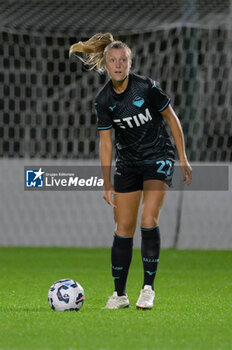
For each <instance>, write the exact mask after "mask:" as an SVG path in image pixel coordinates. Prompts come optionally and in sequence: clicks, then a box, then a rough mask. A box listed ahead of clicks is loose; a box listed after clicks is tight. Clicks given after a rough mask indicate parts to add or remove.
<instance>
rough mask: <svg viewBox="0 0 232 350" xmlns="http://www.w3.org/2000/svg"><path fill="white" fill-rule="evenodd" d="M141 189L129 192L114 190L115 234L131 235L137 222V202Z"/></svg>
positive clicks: (139, 198) (138, 201)
mask: <svg viewBox="0 0 232 350" xmlns="http://www.w3.org/2000/svg"><path fill="white" fill-rule="evenodd" d="M141 195H142V191H135V192H129V193H119V192H116V194H115V195H114V204H115V205H116V208H114V221H115V223H116V230H115V232H116V234H117V235H118V236H121V237H133V236H134V232H135V229H136V224H137V217H138V209H139V203H140V200H141Z"/></svg>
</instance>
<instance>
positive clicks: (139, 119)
mask: <svg viewBox="0 0 232 350" xmlns="http://www.w3.org/2000/svg"><path fill="white" fill-rule="evenodd" d="M150 120H152V117H151V114H150V112H149V109H148V108H146V109H145V115H144V114H143V113H139V114H138V115H133V117H127V118H122V119H113V121H114V122H115V123H116V124H117V125H118V126H119V127H120V128H122V129H126V127H129V128H134V127H135V126H141V125H143V124H145V123H148V122H149V121H150ZM125 125H126V126H125Z"/></svg>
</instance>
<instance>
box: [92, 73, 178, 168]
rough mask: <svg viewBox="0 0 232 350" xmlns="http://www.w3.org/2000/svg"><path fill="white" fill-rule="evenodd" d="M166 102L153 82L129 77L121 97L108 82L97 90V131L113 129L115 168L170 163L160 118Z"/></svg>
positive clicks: (171, 153)
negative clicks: (161, 162) (159, 161)
mask: <svg viewBox="0 0 232 350" xmlns="http://www.w3.org/2000/svg"><path fill="white" fill-rule="evenodd" d="M170 101H171V99H170V97H169V96H168V95H167V94H166V93H165V92H164V91H162V90H161V88H160V87H159V85H158V83H157V82H155V81H153V80H152V79H150V78H147V77H143V76H140V75H137V74H132V73H130V74H129V82H128V86H127V88H126V90H125V91H124V92H123V93H121V94H118V93H116V92H115V91H114V89H113V85H112V81H111V80H110V81H109V82H108V83H107V84H106V85H105V86H104V87H103V88H102V89H101V90H100V92H99V93H98V94H97V96H96V101H95V108H96V113H97V118H98V129H99V130H107V129H111V128H114V129H115V148H116V163H117V164H118V165H119V164H120V165H125V166H126V165H128V166H130V165H142V164H152V163H153V162H154V160H157V159H171V160H174V153H175V152H174V147H173V145H172V143H171V140H170V137H169V135H168V133H167V131H166V127H165V122H164V120H163V116H162V114H161V112H162V111H163V110H165V108H167V106H168V105H169V103H170Z"/></svg>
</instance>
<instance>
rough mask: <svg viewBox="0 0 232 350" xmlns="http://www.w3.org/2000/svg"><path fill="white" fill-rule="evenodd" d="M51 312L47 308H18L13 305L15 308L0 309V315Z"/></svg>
mask: <svg viewBox="0 0 232 350" xmlns="http://www.w3.org/2000/svg"><path fill="white" fill-rule="evenodd" d="M47 311H49V312H50V311H51V310H50V309H49V307H40V308H35V307H18V306H17V305H15V307H0V313H1V312H47Z"/></svg>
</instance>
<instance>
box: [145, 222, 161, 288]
mask: <svg viewBox="0 0 232 350" xmlns="http://www.w3.org/2000/svg"><path fill="white" fill-rule="evenodd" d="M141 233H142V243H141V255H142V261H143V270H144V283H143V287H144V286H145V285H150V286H152V289H154V279H155V276H156V272H157V268H158V262H159V255H160V230H159V226H156V227H153V228H148V229H147V228H141Z"/></svg>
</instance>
